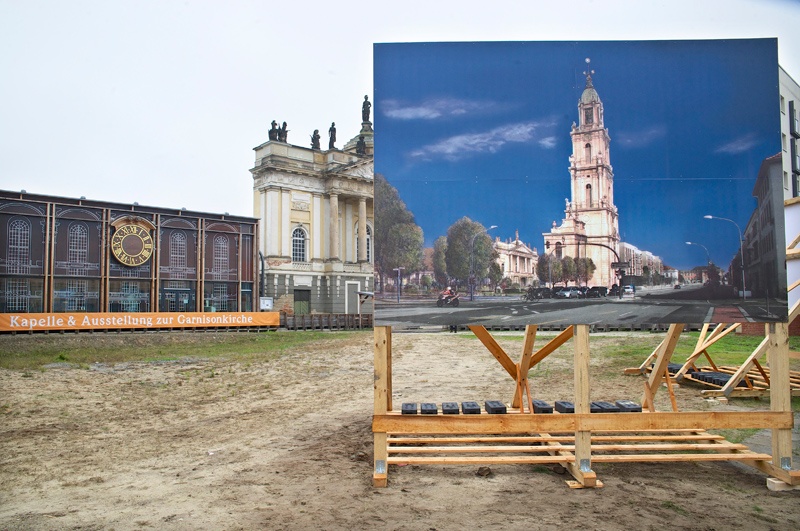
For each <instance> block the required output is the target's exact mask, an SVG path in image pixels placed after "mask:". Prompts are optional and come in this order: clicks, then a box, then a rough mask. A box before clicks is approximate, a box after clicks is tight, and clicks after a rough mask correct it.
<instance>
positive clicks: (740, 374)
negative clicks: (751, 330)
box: [722, 337, 769, 396]
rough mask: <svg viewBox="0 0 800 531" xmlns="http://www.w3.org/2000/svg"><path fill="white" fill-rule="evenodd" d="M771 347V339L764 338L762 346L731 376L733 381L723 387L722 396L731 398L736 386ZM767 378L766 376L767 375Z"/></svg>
mask: <svg viewBox="0 0 800 531" xmlns="http://www.w3.org/2000/svg"><path fill="white" fill-rule="evenodd" d="M768 347H769V338H766V337H765V338H764V340H763V341H762V342H761V344H760V345H758V346H757V347H756V349H755V350H754V351H753V353H752V354H750V355H749V356H748V357H747V359H746V360H745V361H744V363H742V364H741V365H740V366H739V368H738V369H737V370H736V372H735V373H733V375H732V376H731V379H730V380H728V383H726V384H725V385H723V386H722V394H723V395H725V396H730V394H731V391H733V390H734V389H736V386H737V385H739V382H740V381H742V378H744V377H745V376H746V375H747V373H748V372H750V369H752V368H753V366H754V365H755V362H756V360H757V359H758V358H760V357H761V356H763V355H764V354H766V353H767V348H768ZM765 376H766V375H765Z"/></svg>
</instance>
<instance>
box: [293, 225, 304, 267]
mask: <svg viewBox="0 0 800 531" xmlns="http://www.w3.org/2000/svg"><path fill="white" fill-rule="evenodd" d="M305 261H306V231H304V230H303V229H302V228H300V227H297V228H296V229H294V230H293V231H292V262H305Z"/></svg>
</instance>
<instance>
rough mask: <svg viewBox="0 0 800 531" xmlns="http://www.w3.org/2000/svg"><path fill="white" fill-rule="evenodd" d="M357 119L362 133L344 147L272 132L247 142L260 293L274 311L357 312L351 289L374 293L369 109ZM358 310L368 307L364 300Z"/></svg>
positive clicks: (354, 292) (355, 300)
mask: <svg viewBox="0 0 800 531" xmlns="http://www.w3.org/2000/svg"><path fill="white" fill-rule="evenodd" d="M365 102H366V98H365ZM362 119H363V122H362V127H361V131H360V132H359V134H358V135H356V137H354V138H353V139H352V140H350V141H349V142H347V143H346V144H345V146H344V149H339V148H336V147H335V144H334V142H335V140H331V142H330V143H329V147H328V149H327V150H322V149H320V147H319V140H318V138H317V141H316V142H314V140H313V137H312V146H311V147H302V146H296V145H292V144H288V143H286V142H285V141H281V140H275V139H272V137H271V139H270V140H268V141H267V142H265V143H264V144H261V145H259V146H257V147H256V148H254V150H255V166H254V167H253V168H252V169H251V170H250V172H251V173H252V176H253V195H254V204H253V211H254V215H255V216H256V217H258V218H259V219H260V220H261V225H260V227H261V234H260V238H259V241H260V253H261V258H262V266H261V267H262V275H263V278H264V284H263V291H262V295H263V296H265V297H270V298H272V299H273V301H274V306H273V307H274V309H275V310H280V311H285V312H287V313H294V314H308V313H358V312H359V307H358V305H359V296H358V293H359V292H369V291H374V279H373V265H372V264H373V261H374V259H373V249H372V234H373V223H374V217H373V171H374V170H373V155H372V154H373V145H374V144H373V131H372V123H371V122H370V121H369V108H368V107H364V108H363V110H362ZM332 127H333V126H332ZM315 133H316V132H315ZM334 135H335V133H334ZM316 136H317V137H318V135H316ZM333 139H335V136H334V137H333ZM361 311H362V312H364V311H367V312H371V311H372V308H371V305H369V304H368V305H366V306H365V307H362V308H361Z"/></svg>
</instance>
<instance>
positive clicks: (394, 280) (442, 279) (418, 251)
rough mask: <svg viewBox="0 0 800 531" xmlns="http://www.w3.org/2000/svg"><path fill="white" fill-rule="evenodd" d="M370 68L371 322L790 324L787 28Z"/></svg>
mask: <svg viewBox="0 0 800 531" xmlns="http://www.w3.org/2000/svg"><path fill="white" fill-rule="evenodd" d="M374 61H375V68H374V72H375V79H374V100H375V116H374V122H375V131H376V137H375V138H376V141H375V173H376V180H375V234H374V245H375V269H376V292H377V296H376V311H375V319H376V324H378V325H388V326H394V327H398V328H405V327H419V326H426V325H433V326H446V325H454V324H461V325H463V324H483V325H491V326H520V325H524V324H548V325H569V324H607V325H634V324H656V323H658V324H666V323H706V322H747V321H750V322H775V321H785V320H786V319H787V296H786V268H785V242H784V226H783V178H782V173H783V172H782V166H781V153H782V147H781V131H780V117H781V112H782V111H781V101H780V94H779V85H778V59H777V41H776V40H775V39H744V40H703V41H637V42H609V41H606V42H459V43H389V44H376V45H375V46H374Z"/></svg>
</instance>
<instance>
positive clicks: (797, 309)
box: [789, 301, 800, 323]
mask: <svg viewBox="0 0 800 531" xmlns="http://www.w3.org/2000/svg"><path fill="white" fill-rule="evenodd" d="M798 315H800V301H797V302H796V303H794V306H792V309H791V310H790V311H789V323H793V322H794V320H795V319H797V316H798Z"/></svg>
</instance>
